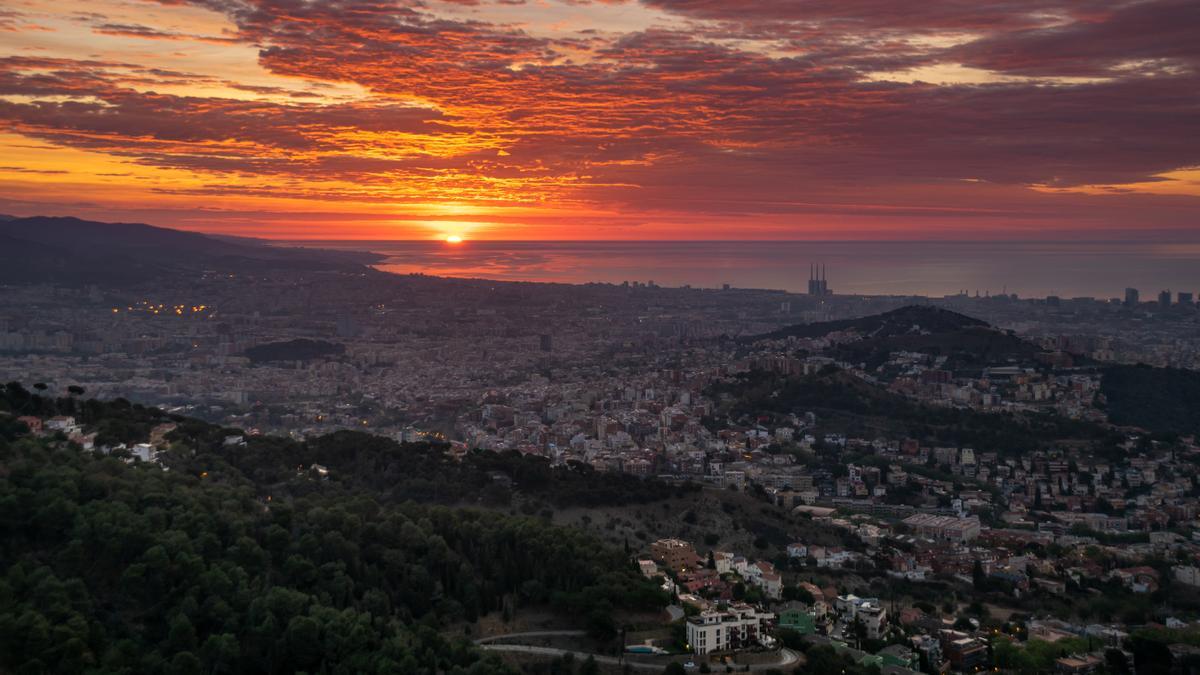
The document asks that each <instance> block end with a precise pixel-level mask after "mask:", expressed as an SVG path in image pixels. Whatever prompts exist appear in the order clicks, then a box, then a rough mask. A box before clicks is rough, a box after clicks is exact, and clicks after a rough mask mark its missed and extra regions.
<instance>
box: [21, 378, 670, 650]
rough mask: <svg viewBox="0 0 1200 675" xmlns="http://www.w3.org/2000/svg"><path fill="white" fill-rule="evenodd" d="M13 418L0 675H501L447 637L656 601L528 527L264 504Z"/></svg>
mask: <svg viewBox="0 0 1200 675" xmlns="http://www.w3.org/2000/svg"><path fill="white" fill-rule="evenodd" d="M22 403H24V407H25V408H26V410H23V411H22V410H20V409H19V408H20V407H21V404H22ZM51 405H53V407H55V408H56V409H57V408H58V407H59V406H60V405H62V406H64V407H65V406H76V407H79V408H81V409H82V408H83V407H84V406H85V405H87V404H82V403H77V402H73V401H72V402H66V401H63V402H61V404H60V403H58V402H55V403H53V404H52V403H49V402H48V399H42V398H41V397H35V396H29V395H28V394H27V393H26V395H25V396H24V397H22V396H20V395H19V394H18V392H17V389H15V388H13V387H9V388H8V389H7V390H6V396H5V397H4V398H3V406H0V407H3V408H6V409H8V410H9V411H11V412H21V413H28V412H31V411H30V410H29V409H31V408H35V407H42V408H43V409H44V408H45V407H47V406H51ZM93 405H94V406H96V407H99V408H102V409H105V410H107V412H106V414H107V415H108V416H109V417H110V418H117V417H121V416H122V415H123V413H122V412H121V411H123V410H124V411H127V412H128V418H129V420H128V425H129V427H130V428H139V427H140V426H141V425H142V424H143V423H144V420H143V419H142V418H153V417H155V416H156V415H160V414H161V413H157V412H156V411H154V412H151V411H147V410H146V409H138V408H134V407H132V406H129V407H125V406H122V405H119V404H99V403H97V404H93ZM14 407H16V408H17V409H15V410H14ZM11 412H9V413H0V422H2V423H0V672H21V673H66V672H115V673H201V672H203V673H234V672H271V673H286V672H297V671H307V672H331V673H360V672H361V673H370V672H379V673H397V672H402V673H435V672H436V673H442V672H449V673H502V672H508V671H507V670H506V668H505V667H504V666H503V665H502V664H500V663H499V662H498V661H495V660H489V659H484V657H483V656H482V655H481V654H480V653H479V652H477V651H476V650H475V649H473V648H472V647H471V646H470V644H469V642H468V641H467V640H466V639H465V638H464V637H463V633H462V630H461V628H457V629H454V630H450V629H451V628H453V627H454V626H461V625H462V624H463V623H464V622H470V621H473V620H474V619H475V618H477V617H478V616H480V615H481V614H484V613H487V612H491V611H496V610H499V609H500V608H501V607H503V606H508V607H512V606H514V605H525V604H539V605H541V604H547V605H549V606H551V607H553V608H556V609H558V610H560V611H563V612H565V613H570V614H571V615H573V616H576V617H579V618H580V619H582V622H583V623H584V625H585V626H586V627H588V628H589V629H590V630H591V631H592V632H593V633H594V634H597V635H599V636H605V635H611V634H612V633H613V632H614V631H615V630H616V626H615V625H614V624H613V618H612V612H613V610H614V609H617V608H629V609H634V610H642V609H651V610H652V609H656V608H659V607H661V606H662V605H663V604H664V603H665V601H666V598H665V597H663V595H662V593H661V592H660V591H659V590H658V589H657V588H656V587H655V585H654V584H653V583H652V582H650V581H647V580H645V579H643V578H642V577H641V576H640V575H639V574H638V573H637V571H636V569H635V568H634V567H633V566H632V564H631V563H630V562H629V560H627V558H626V556H625V555H624V554H623V553H621V552H619V551H616V550H612V549H607V548H604V547H602V546H599V545H598V544H597V543H596V542H595V541H594V540H592V539H591V538H590V537H589V536H588V535H586V534H584V533H581V532H579V531H576V530H571V529H566V528H557V527H553V526H551V525H549V524H548V523H546V522H545V521H543V520H541V519H533V518H524V517H510V516H505V515H500V514H493V513H486V512H479V511H474V510H454V509H449V508H445V507H440V506H426V505H418V504H414V503H411V502H408V503H403V504H396V503H386V502H381V501H380V500H378V499H376V498H375V497H373V496H372V495H371V494H370V493H369V492H368V491H365V490H360V489H358V488H357V487H356V486H354V485H352V484H339V483H337V482H333V481H329V482H326V481H320V480H312V479H311V478H305V479H303V480H298V481H297V482H296V483H295V484H293V485H291V486H288V485H280V486H276V487H279V488H280V489H279V491H277V492H276V491H268V489H267V487H266V486H264V485H263V484H261V483H259V482H257V481H256V480H255V478H254V477H253V476H252V475H246V474H242V473H241V472H240V471H238V470H237V468H236V467H235V466H233V465H231V464H228V463H225V464H223V465H222V468H221V475H217V474H215V473H207V474H206V473H204V472H193V471H190V470H187V469H185V468H182V467H181V468H177V469H174V470H170V471H164V470H163V468H162V467H160V466H159V465H157V464H153V463H142V462H134V463H127V462H126V461H123V460H122V459H120V458H118V457H116V456H108V457H104V456H101V455H99V454H92V453H85V452H82V451H81V450H80V449H79V448H78V447H77V446H75V445H73V444H71V443H68V442H66V441H65V439H63V438H61V436H60V437H57V438H56V437H54V436H47V437H40V438H37V437H33V436H31V435H29V434H28V433H27V430H26V428H25V425H24V424H22V423H20V422H17V421H15V417H14V416H13V415H12V414H11ZM242 451H243V452H245V451H246V448H245V447H243V448H242ZM171 452H179V453H186V452H188V450H187V449H186V440H177V441H176V446H175V447H174V448H173V449H172V451H171ZM200 456H201V455H197V458H199V457H200ZM301 486H302V487H303V488H304V489H299V488H300V487H301ZM293 488H295V489H293ZM449 636H454V637H449Z"/></svg>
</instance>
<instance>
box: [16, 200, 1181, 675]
mask: <svg viewBox="0 0 1200 675" xmlns="http://www.w3.org/2000/svg"><path fill="white" fill-rule="evenodd" d="M11 222H18V223H19V222H21V221H11ZM76 224H77V223H75V222H73V221H56V220H54V219H49V220H44V221H43V222H41V223H40V228H41V230H42V231H44V232H52V231H53V230H54V228H55V227H58V226H62V227H72V226H75V225H76ZM94 226H95V227H104V226H103V225H102V224H94ZM47 236H53V235H47ZM189 236H192V235H189ZM186 243H187V244H188V246H195V245H196V244H197V242H195V241H191V240H189V241H187V242H186ZM267 250H268V249H263V248H254V249H246V250H240V251H239V253H240V254H243V255H247V256H250V257H251V258H253V257H254V256H260V255H270V256H276V255H283V256H284V257H285V258H286V256H288V255H293V253H292V252H291V251H290V250H287V249H283V250H276V249H271V252H270V253H269V254H267V253H265V251H267ZM176 254H177V252H176V253H172V252H171V251H170V250H168V249H164V251H163V252H162V255H166V256H169V255H176ZM222 254H223V255H225V254H228V251H224V250H223V252H222ZM295 254H296V255H310V252H297V253H295ZM189 265H191V268H190V269H189V267H188V266H187V265H185V266H181V267H180V268H179V270H178V271H177V273H174V274H171V275H166V276H163V277H156V278H155V279H154V280H153V282H152V283H141V282H138V281H123V282H121V283H107V282H104V281H92V280H83V281H81V282H80V283H70V284H62V283H53V282H41V283H28V284H22V283H12V284H9V285H6V286H4V288H3V291H4V292H3V294H0V373H3V376H4V377H3V379H4V381H6V382H12V384H10V385H9V386H8V390H7V393H6V398H5V411H4V412H2V413H0V415H2V416H3V417H4V418H6V420H5V424H6V425H7V426H6V428H7V429H9V431H8V432H7V433H8V434H10V436H9V438H10V440H9V441H6V443H8V442H12V443H15V445H11V446H9V447H10V448H20V447H24V446H23V445H22V444H24V443H28V442H30V440H32V439H40V440H39V442H43V443H49V444H50V445H51V446H52V447H60V448H69V452H73V453H77V454H78V455H79V456H81V457H87V456H94V457H96V458H98V459H100V458H107V459H114V458H123V461H124V462H125V463H126V464H128V465H129V466H131V467H133V468H134V469H138V470H141V471H154V470H155V469H154V468H152V467H157V470H158V471H160V472H163V471H169V472H170V473H171V474H175V473H184V474H190V475H191V477H192V479H195V477H200V478H202V479H206V480H209V481H213V480H215V481H217V482H218V483H229V484H231V485H234V484H238V483H239V482H240V481H242V480H246V479H235V478H233V477H232V475H231V474H230V473H229V472H230V471H233V470H234V469H233V468H231V467H236V471H238V472H241V473H236V474H233V475H243V474H244V475H246V476H247V477H250V478H249V480H250V483H248V485H250V486H251V487H250V489H251V492H250V493H247V494H248V495H250V494H253V495H255V497H254V498H255V499H257V500H258V503H259V504H260V505H262V504H265V505H267V508H268V509H269V510H272V509H273V508H274V507H273V506H271V505H272V504H273V503H276V501H277V500H275V498H278V499H288V500H291V499H300V495H302V494H310V493H311V491H312V490H313V489H314V488H313V487H304V486H306V485H308V486H312V485H314V481H315V485H317V486H319V485H323V484H329V485H335V484H336V485H339V486H342V487H339V488H337V489H339V490H340V489H354V486H358V485H361V486H364V487H365V486H369V485H380V486H381V487H380V488H379V489H381V490H382V493H381V494H384V495H390V496H388V497H386V499H388V500H391V499H409V500H412V499H416V500H417V501H431V502H433V503H445V504H448V505H452V506H457V507H460V508H468V509H482V510H483V511H485V512H487V511H492V512H499V513H504V512H506V511H511V512H512V513H514V514H516V513H524V514H529V515H530V516H535V517H536V518H538V519H539V521H540V522H543V523H545V526H546V527H566V528H572V529H574V530H576V531H579V532H583V533H586V535H587V536H590V537H593V538H594V539H595V540H596V542H597V543H596V545H599V546H606V547H612V548H614V549H616V550H617V551H618V553H617V555H618V557H619V556H620V554H619V551H620V550H624V551H625V561H626V564H628V565H629V566H630V571H629V573H630V577H629V579H630V580H629V581H627V582H624V583H626V584H631V585H632V584H635V582H634V581H633V580H634V579H641V580H642V582H641V583H646V584H648V589H654V592H656V593H659V594H661V596H660V597H661V598H662V603H663V604H662V605H660V606H658V607H657V608H656V609H655V608H654V607H653V605H654V604H655V602H654V601H650V605H651V606H650V607H647V606H644V605H643V606H641V607H639V609H638V611H637V612H634V613H626V612H625V611H624V610H622V608H621V607H620V606H612V605H611V604H609V602H608V601H604V602H603V603H601V605H600V606H602V607H609V609H608V610H606V611H607V612H613V613H612V614H608V613H605V614H603V615H602V616H599V618H597V613H598V611H599V610H597V608H596V607H589V610H588V611H586V612H584V614H585V615H586V617H587V618H586V620H585V621H583V622H582V623H581V622H580V621H579V620H578V619H575V618H572V616H571V615H570V614H569V613H563V612H562V609H561V607H559V606H556V605H555V604H554V603H551V604H550V605H549V606H543V605H541V604H539V603H537V602H534V601H531V600H530V601H526V600H522V601H520V602H518V601H516V600H513V601H512V602H513V603H515V604H512V605H510V604H509V601H507V600H506V601H504V602H502V603H501V605H502V608H503V611H502V612H501V613H500V614H501V616H500V617H496V616H495V615H494V613H493V614H492V615H485V614H480V616H479V617H478V618H477V619H476V620H474V621H470V620H467V619H466V618H464V617H462V616H459V617H458V618H457V619H455V618H453V614H452V615H451V618H448V619H443V620H446V621H449V623H448V624H446V625H445V627H444V630H446V629H449V628H450V627H452V626H460V625H462V624H463V622H464V621H467V623H466V625H465V626H463V628H455V630H460V633H461V631H462V630H463V629H465V634H466V635H467V636H469V637H470V638H471V639H472V641H473V642H474V643H475V648H476V649H478V650H480V651H481V652H482V653H488V654H492V655H493V656H497V657H500V658H502V659H503V660H504V661H505V662H507V663H509V664H510V665H514V666H515V667H518V668H519V669H524V670H525V671H527V672H543V671H542V670H541V669H544V668H550V669H551V671H552V672H562V669H564V668H574V667H575V666H576V665H578V666H579V667H581V668H583V667H586V668H587V669H589V670H592V671H593V672H609V671H612V672H622V671H627V670H629V669H638V670H646V669H654V670H663V669H670V668H671V667H672V664H674V665H675V666H676V667H682V668H684V669H685V670H691V669H696V670H700V671H703V672H716V671H720V670H726V669H736V670H742V669H744V668H746V667H749V668H751V669H753V670H769V669H776V670H785V669H789V668H801V669H808V670H812V671H814V672H825V671H823V670H822V669H830V670H828V672H834V671H835V670H836V671H839V672H840V671H841V670H842V669H847V668H854V669H859V670H861V671H862V672H873V671H875V670H879V671H881V672H889V673H902V672H917V671H919V672H974V671H976V670H980V669H995V670H1005V671H1014V672H1044V671H1049V670H1054V671H1059V672H1113V673H1116V672H1130V671H1132V670H1133V669H1136V670H1137V671H1138V672H1163V671H1162V670H1160V669H1162V668H1170V669H1175V670H1179V669H1181V668H1182V669H1183V670H1179V672H1186V669H1187V668H1189V667H1191V666H1189V665H1187V664H1190V663H1192V661H1191V659H1194V658H1197V656H1196V655H1197V654H1200V651H1196V652H1194V651H1193V650H1197V649H1200V648H1198V647H1194V646H1191V645H1192V644H1193V642H1192V641H1193V640H1195V639H1196V637H1195V636H1198V635H1200V633H1194V632H1192V627H1193V622H1194V621H1196V620H1197V619H1200V528H1197V526H1196V523H1197V516H1198V513H1197V509H1198V508H1200V482H1198V481H1200V476H1198V472H1197V463H1196V458H1197V454H1198V453H1200V446H1198V445H1197V442H1196V438H1197V436H1196V432H1197V427H1196V424H1197V420H1198V419H1200V417H1198V416H1197V409H1196V405H1197V401H1200V398H1197V397H1196V392H1197V388H1196V387H1197V380H1198V377H1200V376H1197V375H1196V369H1197V365H1200V331H1197V327H1198V326H1200V307H1197V305H1196V304H1195V303H1194V302H1193V301H1192V298H1191V296H1189V295H1188V294H1187V293H1180V294H1178V295H1176V296H1171V295H1170V294H1168V293H1166V292H1164V293H1163V294H1161V295H1160V296H1159V298H1158V299H1157V300H1156V301H1150V302H1142V301H1141V300H1140V299H1139V295H1138V293H1137V292H1136V291H1134V290H1132V289H1130V290H1129V291H1127V292H1126V293H1125V295H1124V297H1119V298H1113V299H1096V298H1071V299H1064V298H1054V297H1050V298H1018V297H1015V296H1012V295H1000V296H983V297H980V296H976V295H967V294H961V295H953V296H947V297H939V298H928V297H911V296H903V297H898V296H851V295H838V294H836V293H834V292H833V290H831V288H830V283H829V281H828V279H829V278H830V276H832V277H833V278H836V270H832V271H831V270H828V269H826V270H824V271H819V272H814V271H813V269H812V266H810V267H809V268H808V269H805V268H803V266H801V268H800V269H798V274H801V275H804V274H809V275H810V281H809V282H808V285H809V288H808V293H804V294H796V293H787V292H783V291H774V290H769V289H740V288H732V287H728V286H725V287H722V288H686V287H685V288H665V287H660V286H658V285H656V284H655V283H654V282H652V281H649V280H647V281H630V282H627V283H623V284H587V285H567V284H536V283H514V282H496V281H489V280H483V279H451V278H441V277H433V276H425V275H403V276H397V275H391V274H385V273H380V272H376V271H374V270H373V269H372V268H371V267H370V266H369V265H364V264H360V263H357V262H353V263H346V262H345V261H342V260H338V261H336V262H334V263H328V264H327V265H325V266H324V268H322V266H320V265H317V266H316V267H317V269H296V268H295V267H293V266H290V265H286V264H284V265H275V264H274V263H271V264H265V263H259V264H249V265H247V264H246V263H245V261H244V260H235V261H233V262H230V261H229V260H226V261H225V262H220V261H218V262H215V263H214V261H213V260H210V259H205V260H202V261H191V262H190V263H189ZM55 401H57V403H55ZM89 401H90V402H91V403H89ZM131 405H132V406H133V407H132V408H129V407H128V406H131ZM80 406H82V407H80ZM89 406H90V407H89ZM39 410H40V411H42V412H40V413H39V412H38V411H39ZM76 411H78V412H76ZM71 413H73V414H71ZM147 415H149V417H147ZM143 418H145V421H143ZM185 429H187V430H188V431H186V432H185V431H184V430H185ZM346 433H350V434H351V435H350V436H345V435H344V434H346ZM22 438H24V439H26V440H20V439H22ZM206 438H207V439H211V440H208V441H206V440H203V439H206ZM355 439H359V440H355ZM366 439H375V440H371V441H367V440H366ZM281 442H286V443H290V444H292V445H287V446H282V447H283V449H282V450H280V449H279V447H281V446H279V443H281ZM206 443H207V444H211V445H209V446H207V447H209V448H210V449H208V450H205V447H206ZM379 443H386V444H390V445H388V446H387V447H389V448H393V449H392V450H387V451H386V452H400V453H404V452H417V450H413V449H415V448H425V449H426V450H421V451H420V452H425V453H432V454H427V455H423V456H425V457H427V458H429V457H439V459H437V460H435V461H434V462H433V464H428V462H430V459H424V460H418V459H416V458H415V457H414V458H413V459H412V460H409V461H420V462H426V463H427V464H426V466H425V468H422V469H420V470H419V471H418V473H417V474H414V476H415V475H424V476H425V478H422V479H420V480H423V481H425V482H423V483H417V484H413V483H410V482H405V481H406V480H409V479H401V480H399V481H398V482H395V483H392V484H390V485H389V484H387V483H386V482H384V483H375V482H370V481H373V480H377V479H366V478H364V477H363V474H362V473H361V472H362V469H360V468H357V467H358V466H359V465H360V463H361V462H362V461H363V459H362V452H364V451H363V450H353V451H352V452H351V455H352V456H353V460H352V463H351V464H350V465H349V466H347V465H346V464H345V462H346V461H348V460H347V459H346V458H347V457H348V456H349V455H346V454H345V452H346V450H345V449H344V448H355V447H357V446H358V445H359V444H365V445H364V446H363V447H374V446H376V445H378V444H379ZM269 448H275V449H270V450H269ZM287 448H296V450H288V449H287ZM321 448H325V449H324V450H322V449H321ZM332 448H343V449H341V450H333V449H332ZM406 448H408V449H409V450H406ZM301 449H303V450H301ZM278 452H283V461H284V462H285V464H283V467H282V468H283V470H282V471H280V469H281V467H279V466H275V465H271V464H270V463H269V462H270V461H274V460H268V459H267V458H268V457H270V456H274V455H275V453H278ZM371 452H376V451H371ZM213 453H216V454H215V455H214V454H213ZM291 453H295V457H297V458H302V459H293V460H290V461H289V460H287V459H286V457H287V455H289V454H291ZM218 456H219V457H224V459H223V460H216V459H215V458H216V457H218ZM489 457H491V458H493V459H487V458H489ZM370 461H376V460H370ZM259 462H268V464H266V465H263V466H260V465H259ZM446 462H448V464H446ZM530 462H532V464H529V463H530ZM243 463H250V465H251V466H255V467H259V468H254V469H252V468H250V466H247V465H244V464H243ZM297 463H298V466H293V465H296V464H297ZM14 466H15V465H14ZM288 466H292V467H293V468H292V469H287V468H286V467H288ZM438 466H445V467H455V466H456V467H458V468H454V469H446V468H437V467H438ZM522 467H525V468H522ZM531 467H542V468H540V469H537V471H538V472H542V471H546V470H549V471H550V472H551V473H550V474H545V476H549V477H550V478H549V480H551V484H553V483H554V481H560V480H567V478H566V477H567V476H570V477H571V480H578V481H582V482H581V483H578V484H579V485H587V486H588V487H587V488H586V490H587V492H586V494H587V495H589V496H586V497H584V496H581V495H583V494H585V493H581V492H572V490H578V489H579V488H567V487H563V488H554V491H551V492H546V490H547V489H548V488H547V486H546V484H545V483H544V480H545V479H541V480H542V482H531V481H532V480H533V479H532V478H531V477H530V474H529V473H528V472H529V471H531V470H532V469H531ZM414 468H415V467H414ZM411 470H412V468H410V471H411ZM9 471H12V469H9ZM264 471H266V472H267V474H268V475H275V473H279V475H278V476H277V477H276V478H275V479H266V478H264V477H263V475H264V474H263V472H264ZM389 471H390V469H389V470H387V471H384V474H388V472H389ZM430 471H431V472H433V473H429V474H425V473H422V472H430ZM447 471H454V472H463V471H467V472H469V475H471V476H472V478H471V479H461V480H463V481H465V482H464V483H463V485H462V487H461V488H459V489H457V490H451V491H450V492H446V491H444V490H440V489H433V491H432V492H430V489H431V488H430V487H429V486H430V485H431V484H436V483H438V482H439V481H442V480H446V479H447V477H448V476H449V475H450V474H448V473H446V472H447ZM210 472H211V473H210ZM245 472H250V473H245ZM289 472H290V473H289ZM13 475H14V476H15V475H24V474H22V473H21V472H20V471H18V473H17V474H13ZM220 476H224V478H221V477H220ZM382 477H383V475H381V476H380V478H382ZM179 478H185V476H179ZM6 480H8V481H9V482H8V485H9V487H8V488H6V489H12V488H13V487H15V486H14V484H13V483H12V482H11V480H12V479H11V477H10V478H8V479H6ZM364 480H366V481H368V482H365V483H364V482H362V481H364ZM413 480H415V478H414V479H413ZM471 481H476V482H475V483H472V482H471ZM629 481H633V482H632V483H630V482H629ZM212 484H213V485H216V484H217V483H212ZM467 485H476V487H477V488H478V489H466V490H463V488H466V487H467ZM382 486H387V487H382ZM321 489H322V488H318V493H317V494H320V490H321ZM329 489H330V490H332V489H333V488H332V487H331V488H329ZM368 489H374V488H368ZM564 490H565V492H563V491H564ZM11 494H17V493H11ZM30 494H32V493H30ZM331 494H332V493H331ZM284 495H294V496H291V497H285V496H284ZM421 495H428V496H426V497H421ZM572 495H573V496H572ZM622 495H625V496H622ZM409 503H411V501H410V502H409ZM660 504H661V506H660ZM631 587H632V586H630V587H629V588H631ZM647 592H649V590H647ZM523 593H525V591H521V592H520V593H518V594H517V595H516V596H514V598H517V597H520V598H525V595H523ZM533 597H536V594H534V596H533ZM593 610H595V611H593ZM656 612H657V614H656ZM197 620H198V619H197ZM14 630H17V631H18V634H22V633H20V631H23V630H26V628H19V629H18V628H14ZM206 644H207V643H206ZM547 664H549V665H547ZM584 664H586V665H584ZM297 667H298V666H297ZM554 669H558V671H555V670H554ZM806 672H807V671H806ZM856 672H857V671H856Z"/></svg>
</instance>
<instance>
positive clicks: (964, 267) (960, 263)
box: [294, 241, 1200, 300]
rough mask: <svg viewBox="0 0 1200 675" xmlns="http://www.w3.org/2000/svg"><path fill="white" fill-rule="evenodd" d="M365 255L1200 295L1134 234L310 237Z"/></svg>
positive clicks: (1195, 283)
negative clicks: (458, 239)
mask: <svg viewBox="0 0 1200 675" xmlns="http://www.w3.org/2000/svg"><path fill="white" fill-rule="evenodd" d="M294 243H296V244H301V245H304V246H320V247H322V248H335V249H341V250H362V251H372V252H375V253H379V254H381V255H385V256H387V260H386V261H384V262H382V263H381V264H379V265H378V267H379V269H382V270H386V271H390V272H397V273H402V274H407V273H411V272H423V273H426V274H434V275H439V276H454V277H477V278H486V279H498V280H508V281H558V282H568V283H586V282H592V281H596V282H611V283H620V282H622V281H626V280H628V281H642V282H645V281H651V280H652V281H654V282H655V283H657V284H659V285H662V286H681V285H684V284H691V285H692V286H699V287H719V286H721V285H722V284H730V285H732V286H734V287H740V288H774V289H785V290H790V291H804V290H805V289H806V286H807V280H808V270H809V264H810V263H816V264H823V265H825V266H826V270H827V278H828V281H829V286H830V288H832V289H833V290H834V292H837V293H854V294H897V295H905V294H919V295H929V296H940V295H945V294H950V293H955V292H958V291H959V290H966V291H968V292H969V293H972V294H973V293H974V292H975V291H976V290H978V291H979V292H980V293H985V292H991V293H999V292H1001V291H1005V290H1007V291H1008V292H1009V293H1014V292H1015V293H1018V294H1019V295H1021V296H1044V295H1060V296H1063V297H1075V296H1094V297H1101V298H1108V297H1117V296H1120V295H1123V293H1124V289H1125V287H1127V286H1132V287H1134V288H1138V289H1140V290H1141V292H1142V298H1143V299H1144V300H1149V299H1152V298H1153V297H1154V296H1156V295H1157V293H1158V292H1159V291H1160V290H1164V289H1170V290H1171V291H1172V292H1176V291H1192V292H1194V293H1198V292H1200V244H1196V243H1180V244H1171V243H1139V242H1084V243H1078V242H800V241H785V242H763V241H737V242H734V241H688V242H645V241H639V242H605V241H597V242H563V241H550V242H529V241H524V242H511V241H467V242H464V243H461V244H446V243H442V242H431V241H321V242H313V241H305V242H294Z"/></svg>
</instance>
